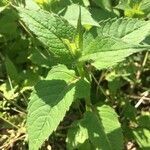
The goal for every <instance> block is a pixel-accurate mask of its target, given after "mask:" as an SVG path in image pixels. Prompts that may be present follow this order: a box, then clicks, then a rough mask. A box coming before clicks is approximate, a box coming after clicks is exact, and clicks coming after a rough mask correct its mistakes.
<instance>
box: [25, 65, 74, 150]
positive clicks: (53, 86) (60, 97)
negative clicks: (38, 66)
mask: <svg viewBox="0 0 150 150" xmlns="http://www.w3.org/2000/svg"><path fill="white" fill-rule="evenodd" d="M62 79H63V80H62ZM75 80H76V79H75V76H74V72H73V71H69V70H68V69H67V68H65V67H64V66H59V67H55V68H53V69H52V70H51V71H50V72H49V74H48V77H47V78H46V79H45V80H42V81H40V82H39V83H38V84H37V85H36V86H35V88H34V92H33V93H32V95H31V97H30V102H29V106H28V117H27V129H28V134H29V147H30V150H38V148H39V147H40V146H41V145H42V143H43V142H44V140H45V139H46V138H48V136H49V135H50V134H51V133H52V132H53V131H54V130H55V129H56V128H57V126H58V125H59V123H60V121H61V120H62V119H63V117H64V116H65V113H66V111H68V110H69V107H70V105H71V103H72V101H73V99H74V93H75V86H74V83H73V82H75Z"/></svg>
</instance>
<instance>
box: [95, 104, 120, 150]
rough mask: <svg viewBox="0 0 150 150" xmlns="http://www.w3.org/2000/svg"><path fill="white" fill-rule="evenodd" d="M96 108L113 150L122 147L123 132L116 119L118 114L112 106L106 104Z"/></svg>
mask: <svg viewBox="0 0 150 150" xmlns="http://www.w3.org/2000/svg"><path fill="white" fill-rule="evenodd" d="M97 109H98V112H99V116H100V119H101V121H102V124H103V127H104V130H105V133H106V134H107V136H108V139H109V141H110V144H111V145H112V148H113V149H114V150H119V149H120V150H121V149H123V134H122V130H121V125H120V123H119V121H118V115H117V114H116V112H115V111H114V109H113V108H111V107H109V106H107V105H104V106H102V107H98V108H97Z"/></svg>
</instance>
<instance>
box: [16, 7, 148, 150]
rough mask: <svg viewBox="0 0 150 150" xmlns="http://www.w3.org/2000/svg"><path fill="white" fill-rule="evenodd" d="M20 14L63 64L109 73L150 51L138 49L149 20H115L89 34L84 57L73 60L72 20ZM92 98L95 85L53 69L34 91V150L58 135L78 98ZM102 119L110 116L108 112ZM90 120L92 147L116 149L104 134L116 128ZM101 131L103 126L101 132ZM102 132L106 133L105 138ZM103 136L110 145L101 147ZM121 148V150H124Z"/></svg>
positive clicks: (30, 120) (30, 125) (30, 121)
mask: <svg viewBox="0 0 150 150" xmlns="http://www.w3.org/2000/svg"><path fill="white" fill-rule="evenodd" d="M17 10H18V11H19V14H20V16H21V20H22V21H23V22H24V23H25V24H26V26H27V27H28V28H29V29H30V31H32V33H33V34H34V35H35V36H37V38H38V39H39V41H40V42H42V44H43V45H44V46H45V47H46V48H47V49H48V50H49V52H50V53H51V55H52V57H54V58H55V59H56V60H57V62H58V63H61V64H65V65H68V64H73V63H74V59H75V62H82V63H81V64H84V62H86V61H89V60H92V61H91V64H92V65H93V66H95V67H96V68H97V69H104V68H108V67H111V66H113V65H115V64H117V63H118V62H121V61H122V60H124V59H125V58H126V57H127V56H129V55H131V54H133V53H136V52H139V51H142V50H146V49H148V48H149V46H147V45H140V44H139V43H140V42H142V41H143V39H144V38H145V37H146V36H147V35H148V34H149V31H150V22H149V21H140V20H137V19H123V18H121V19H112V20H111V19H110V20H107V21H102V22H100V27H95V28H93V29H92V30H90V31H89V32H88V33H86V34H85V35H84V39H83V49H82V50H81V51H80V54H81V55H80V58H74V56H73V55H72V53H71V51H70V50H69V48H68V47H67V46H66V44H65V42H64V40H65V39H67V40H69V41H71V42H74V41H73V40H74V34H75V28H74V27H72V26H71V25H70V24H69V23H68V22H67V21H65V20H64V19H62V18H61V17H59V16H57V15H55V14H50V13H48V12H45V11H42V10H39V11H36V10H27V9H23V8H17ZM81 13H82V12H81ZM81 19H82V18H81ZM89 95H90V85H89V83H88V82H87V81H86V80H84V79H83V78H80V77H77V76H76V74H75V72H74V71H73V70H68V69H67V68H66V67H65V66H64V65H58V66H57V67H54V68H53V69H52V70H51V71H50V72H49V73H48V75H47V77H46V79H45V80H42V81H40V82H39V83H38V84H37V85H36V86H35V88H34V92H33V93H32V95H31V97H30V102H29V107H28V118H27V128H28V134H29V147H30V149H31V150H37V149H38V148H39V147H40V146H41V145H42V143H43V141H44V140H45V139H46V138H48V136H49V135H50V134H52V132H53V131H54V130H56V128H57V126H58V125H59V123H60V121H62V119H63V118H64V116H65V114H66V112H67V111H68V110H69V107H70V106H71V104H72V102H73V100H74V99H77V98H85V97H89ZM98 112H99V111H98ZM102 115H104V116H105V113H104V114H103V111H102ZM85 116H86V117H85V118H86V119H85V120H87V121H85V123H84V124H85V126H86V128H87V129H89V130H90V133H89V134H88V137H89V138H90V140H91V142H92V143H93V145H98V148H102V149H104V148H105V146H106V145H107V146H108V147H107V148H106V149H111V148H110V147H111V146H114V145H113V143H111V142H112V141H113V139H112V137H111V136H108V137H107V136H106V135H105V134H106V133H107V132H111V130H114V129H115V127H113V123H112V124H110V123H109V121H105V122H103V119H102V123H101V122H99V119H97V117H98V116H97V115H95V114H93V113H90V112H87V114H86V115H85ZM109 116H111V115H110V114H109V115H108V118H109ZM106 118H107V115H106ZM89 119H91V122H96V123H95V124H94V125H95V126H94V127H95V128H92V127H93V124H91V122H90V121H89ZM110 120H111V119H110ZM83 122H84V121H83ZM116 122H117V121H116ZM107 123H108V124H110V126H111V127H112V129H111V128H109V127H108V124H107ZM114 125H115V124H114ZM101 126H103V127H102V128H101ZM105 127H106V128H107V129H105ZM116 127H118V125H116ZM103 128H104V130H105V132H106V133H103ZM95 129H97V131H95ZM94 132H96V133H95V135H94V136H96V138H97V139H96V140H92V138H91V137H92V136H93V135H92V134H93V133H94ZM97 132H98V133H97ZM101 134H102V135H101ZM119 134H120V132H119ZM103 137H104V139H105V144H104V143H103V142H99V140H100V139H101V138H102V139H103ZM94 138H95V137H94ZM121 143H122V142H121ZM121 145H122V144H121ZM109 146H110V147H109ZM120 147H121V146H120ZM120 147H119V149H121V148H120Z"/></svg>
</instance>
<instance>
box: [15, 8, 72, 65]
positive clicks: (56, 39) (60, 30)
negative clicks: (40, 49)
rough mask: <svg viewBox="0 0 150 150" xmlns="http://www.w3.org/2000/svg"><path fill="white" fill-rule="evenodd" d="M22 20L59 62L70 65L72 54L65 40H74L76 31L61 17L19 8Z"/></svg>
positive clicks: (41, 11)
mask: <svg viewBox="0 0 150 150" xmlns="http://www.w3.org/2000/svg"><path fill="white" fill-rule="evenodd" d="M17 10H18V11H19V14H20V17H21V20H22V21H23V22H24V23H25V24H26V26H27V27H28V28H29V29H30V30H31V31H32V32H33V33H34V34H35V35H36V36H37V38H38V39H39V40H40V41H41V42H42V43H43V45H45V47H46V48H47V49H48V50H49V51H50V52H51V54H52V56H53V57H55V58H56V59H57V60H58V59H59V62H63V63H66V64H68V63H70V62H71V60H72V56H71V53H70V51H69V49H68V48H67V46H66V45H65V43H64V42H63V39H69V40H72V39H73V35H74V33H75V29H74V28H73V27H72V26H71V25H69V24H68V22H67V21H66V20H64V19H62V18H61V17H59V16H57V15H55V14H50V13H48V12H46V11H43V10H28V9H23V8H17Z"/></svg>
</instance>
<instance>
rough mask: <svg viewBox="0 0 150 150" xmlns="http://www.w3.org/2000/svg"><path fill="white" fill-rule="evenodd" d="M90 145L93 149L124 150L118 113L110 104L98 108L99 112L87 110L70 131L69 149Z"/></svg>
mask: <svg viewBox="0 0 150 150" xmlns="http://www.w3.org/2000/svg"><path fill="white" fill-rule="evenodd" d="M112 118H113V119H112ZM83 145H88V146H89V148H90V147H91V149H99V150H122V149H123V135H122V131H121V127H120V123H119V122H118V118H117V114H116V113H115V111H114V110H113V109H112V108H110V107H109V106H105V105H104V106H102V107H98V108H97V114H95V113H94V112H86V113H85V115H84V118H83V119H81V120H79V121H78V122H76V123H74V124H73V127H72V128H71V129H69V131H68V137H67V146H68V148H69V149H75V148H79V149H80V148H81V146H83Z"/></svg>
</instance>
